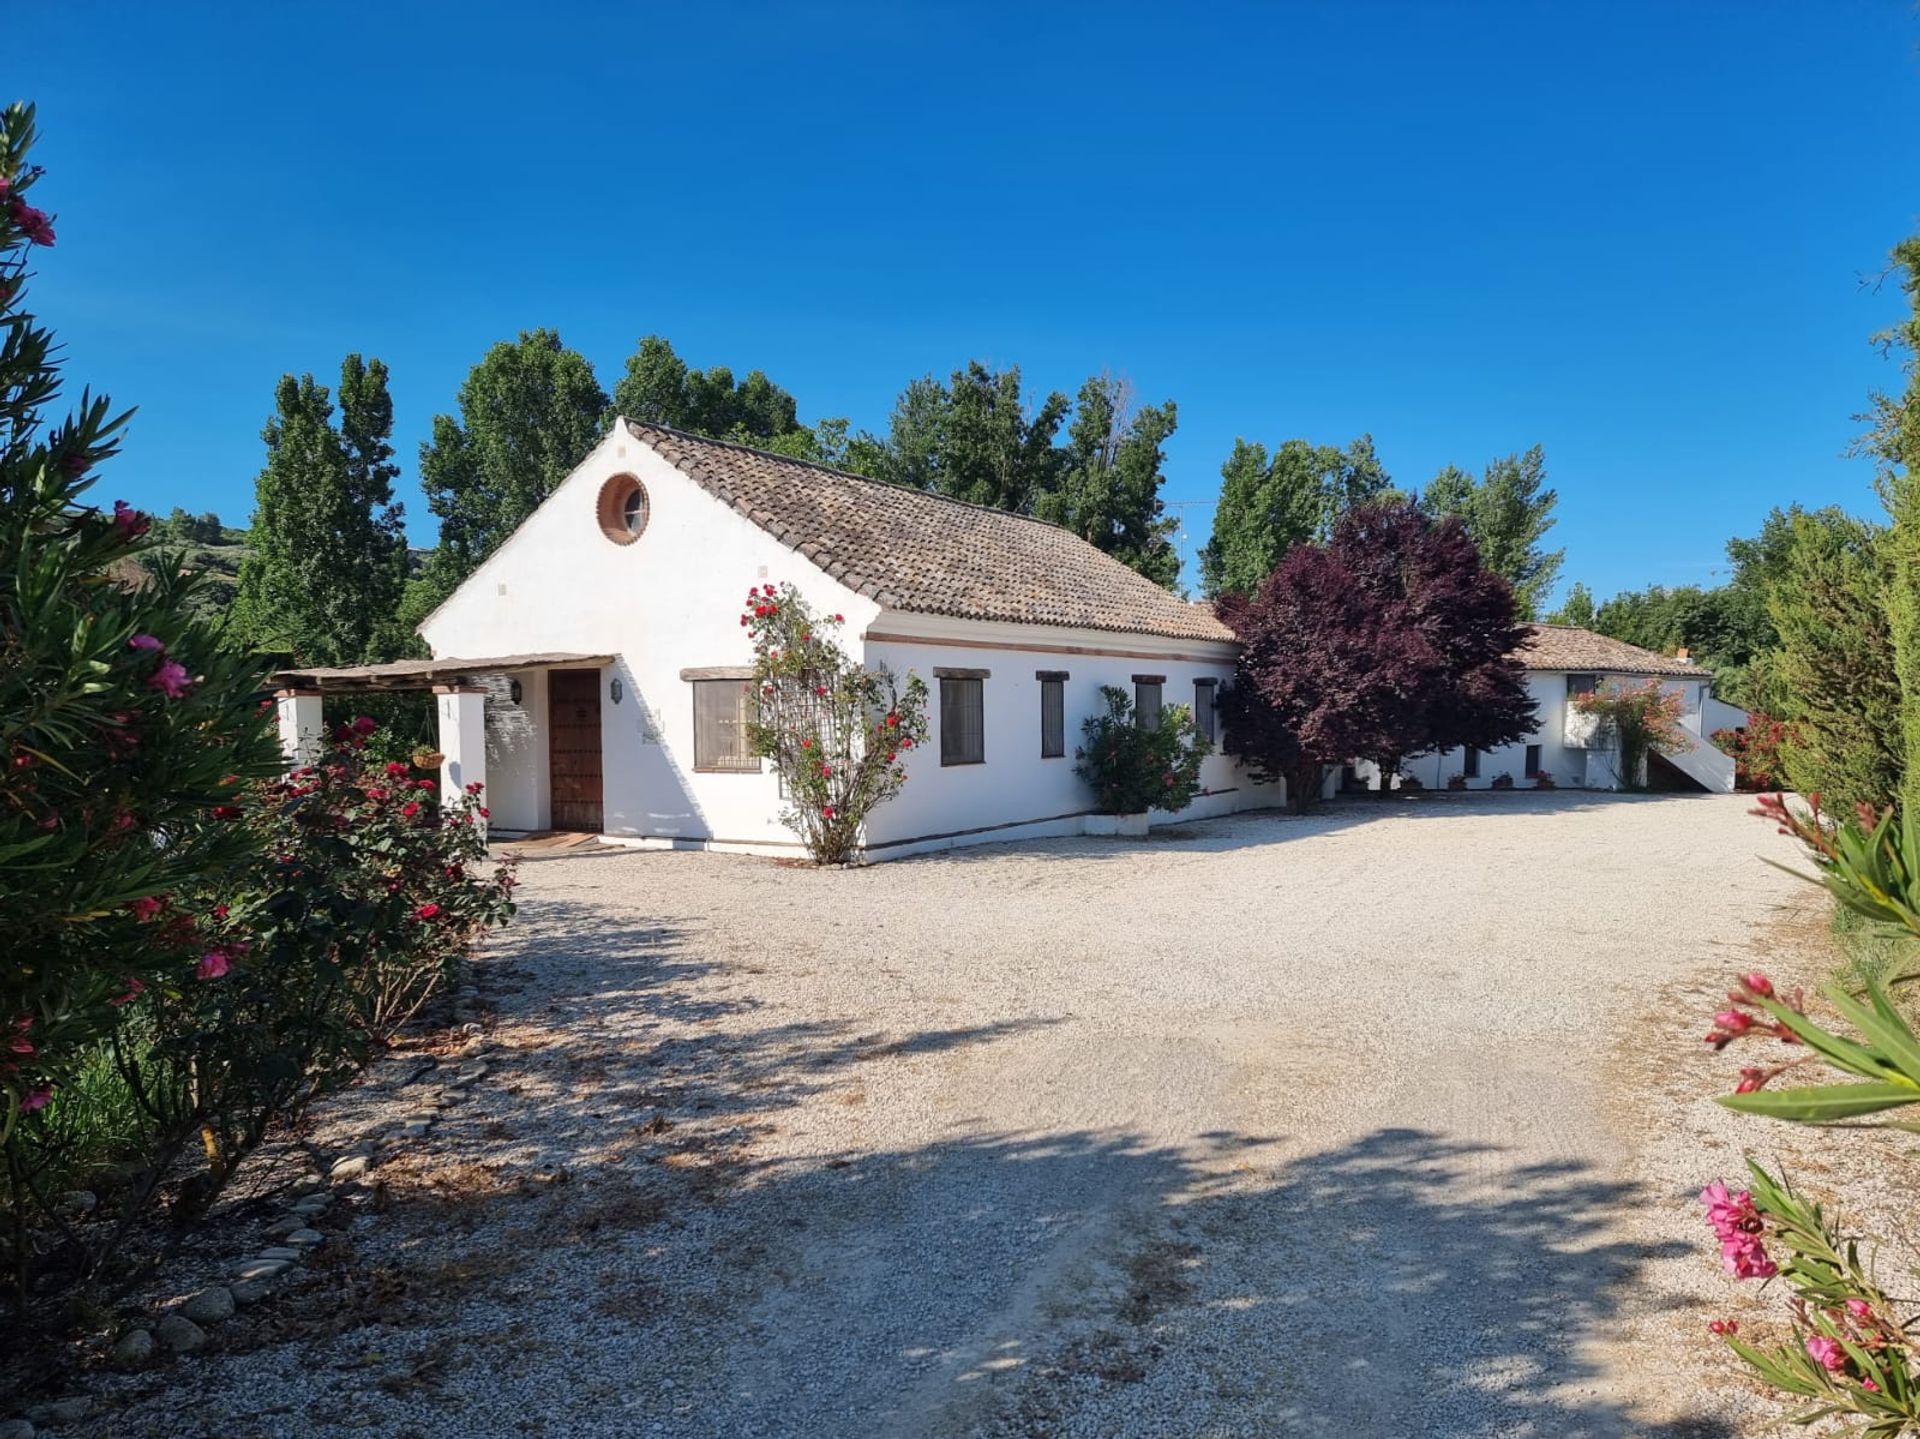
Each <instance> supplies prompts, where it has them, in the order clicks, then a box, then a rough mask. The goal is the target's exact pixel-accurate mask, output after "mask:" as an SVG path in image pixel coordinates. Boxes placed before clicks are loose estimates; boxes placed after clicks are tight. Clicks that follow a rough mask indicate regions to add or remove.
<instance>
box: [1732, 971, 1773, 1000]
mask: <svg viewBox="0 0 1920 1439" xmlns="http://www.w3.org/2000/svg"><path fill="white" fill-rule="evenodd" d="M1740 985H1741V988H1743V989H1745V990H1746V991H1747V993H1749V994H1751V995H1754V996H1755V997H1756V998H1759V999H1772V998H1773V981H1772V980H1770V979H1768V978H1767V977H1766V976H1765V975H1764V974H1762V973H1760V971H1759V970H1757V969H1756V970H1754V971H1753V972H1752V973H1751V974H1743V975H1741V976H1740Z"/></svg>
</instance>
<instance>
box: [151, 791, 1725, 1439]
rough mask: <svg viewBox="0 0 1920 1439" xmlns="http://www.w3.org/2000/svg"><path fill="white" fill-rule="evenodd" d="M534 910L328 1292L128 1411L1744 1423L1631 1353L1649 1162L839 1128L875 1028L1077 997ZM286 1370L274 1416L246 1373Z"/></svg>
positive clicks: (444, 1420)
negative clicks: (862, 992)
mask: <svg viewBox="0 0 1920 1439" xmlns="http://www.w3.org/2000/svg"><path fill="white" fill-rule="evenodd" d="M1609 802H1612V801H1609ZM1243 822H1244V821H1243ZM530 909H531V907H530ZM537 915H538V924H537V926H533V925H530V926H529V927H528V928H527V929H526V930H524V931H522V932H521V937H520V938H518V939H515V940H513V941H511V942H510V943H509V944H505V945H502V946H501V948H500V950H499V951H497V952H496V954H495V955H494V956H492V957H490V958H489V959H488V960H487V961H486V962H485V964H484V965H483V966H482V968H483V971H484V979H483V984H484V987H485V988H486V989H487V990H488V991H489V993H490V995H492V996H493V997H495V998H499V999H504V1000H506V1001H507V1003H506V1004H505V1005H504V1006H503V1007H504V1008H506V1009H507V1010H509V1011H512V1021H513V1023H512V1026H511V1029H512V1033H513V1036H514V1044H515V1046H516V1047H513V1048H504V1049H501V1050H499V1051H496V1052H495V1053H494V1054H493V1055H492V1056H491V1057H490V1060H489V1065H490V1069H491V1071H492V1072H491V1074H490V1075H489V1078H488V1081H487V1083H485V1084H483V1085H477V1086H475V1087H474V1088H473V1089H472V1090H471V1091H470V1093H469V1095H468V1097H467V1098H466V1099H464V1100H463V1101H462V1102H461V1103H460V1104H459V1105H458V1106H457V1107H456V1108H455V1109H453V1110H451V1111H449V1112H448V1113H447V1114H446V1116H445V1117H444V1118H443V1119H442V1121H441V1122H440V1124H439V1125H438V1126H437V1127H436V1132H435V1135H434V1138H433V1140H432V1141H431V1142H430V1143H429V1144H427V1145H425V1146H423V1147H422V1148H421V1149H420V1150H419V1151H418V1152H417V1154H411V1155H410V1154H409V1153H407V1152H405V1151H403V1152H401V1153H400V1154H398V1155H396V1156H395V1157H394V1159H393V1160H391V1161H388V1162H383V1164H382V1165H381V1167H380V1169H379V1170H378V1171H376V1173H377V1175H378V1179H377V1182H376V1185H375V1187H374V1188H373V1189H372V1190H371V1191H370V1192H367V1193H364V1194H362V1195H360V1196H359V1197H358V1198H357V1199H356V1200H355V1201H353V1202H352V1203H349V1204H342V1205H340V1206H336V1211H335V1212H334V1213H333V1214H332V1215H330V1216H329V1220H328V1225H329V1229H328V1232H329V1236H330V1240H329V1243H328V1244H327V1245H326V1246H325V1247H323V1248H322V1250H321V1251H319V1253H318V1254H317V1255H316V1256H315V1260H314V1262H313V1263H312V1264H311V1266H310V1268H309V1270H308V1271H307V1272H306V1274H305V1275H304V1277H303V1278H302V1279H301V1280H300V1281H299V1282H298V1284H297V1285H295V1286H290V1287H292V1288H293V1291H294V1292H292V1293H289V1294H286V1295H283V1296H281V1297H280V1298H279V1299H277V1300H276V1301H275V1302H274V1303H273V1304H270V1305H262V1306H259V1307H258V1308H256V1309H253V1310H250V1311H248V1312H247V1314H246V1316H245V1317H244V1318H243V1319H242V1320H240V1321H237V1322H235V1323H234V1324H232V1325H230V1326H227V1327H225V1328H223V1329H222V1330H221V1331H220V1333H219V1336H218V1338H217V1340H216V1343H215V1348H214V1351H213V1352H212V1353H210V1354H208V1355H207V1356H205V1358H204V1360H203V1361H201V1362H200V1363H199V1366H198V1367H197V1368H196V1370H195V1375H196V1376H197V1377H195V1378H194V1379H193V1380H192V1381H191V1382H188V1383H183V1384H180V1385H177V1386H172V1387H164V1386H157V1387H156V1388H155V1389H153V1390H149V1391H147V1395H146V1397H145V1402H144V1403H142V1402H140V1401H136V1402H135V1403H134V1404H133V1405H132V1406H131V1407H129V1408H127V1409H125V1410H122V1411H120V1412H119V1413H117V1414H116V1422H119V1423H120V1428H119V1429H118V1430H117V1431H116V1432H126V1433H156V1434H160V1433H175V1432H178V1433H190V1432H191V1433H199V1432H234V1433H246V1434H259V1435H276V1436H277V1435H280V1434H286V1435H289V1436H291V1435H296V1434H298V1435H310V1434H311V1435H331V1434H335V1433H340V1434H345V1433H349V1432H351V1433H354V1434H357V1435H362V1436H379V1439H387V1436H390V1439H400V1436H403V1435H410V1436H419V1439H439V1436H447V1439H454V1436H460V1439H468V1436H481V1439H485V1436H492V1435H502V1436H505V1435H520V1434H525V1433H531V1432H546V1433H566V1434H569V1435H576V1436H609V1439H611V1436H622V1439H625V1436H630V1435H649V1434H661V1435H671V1436H675V1439H719V1436H726V1439H735V1436H749V1435H760V1436H775V1435H778V1436H796V1439H868V1436H871V1439H883V1436H884V1439H896V1436H898V1439H954V1436H961V1435H966V1436H974V1439H1109V1436H1114V1435H1121V1434H1124V1435H1127V1436H1129V1439H1241V1436H1267V1435H1273V1436H1296V1435H1298V1436H1314V1439H1321V1436H1324V1439H1352V1436H1366V1435H1376V1434H1377V1435H1422V1436H1436V1439H1493V1436H1507V1435H1535V1436H1554V1439H1561V1436H1565V1439H1626V1436H1629V1435H1632V1436H1662V1439H1733V1436H1734V1435H1735V1433H1736V1431H1735V1430H1733V1429H1732V1428H1730V1427H1728V1426H1726V1425H1725V1424H1723V1423H1721V1422H1720V1421H1718V1420H1716V1419H1713V1418H1711V1417H1706V1416H1701V1417H1695V1418H1682V1419H1679V1420H1676V1421H1672V1422H1665V1421H1663V1420H1660V1419H1656V1418H1653V1417H1649V1416H1648V1415H1647V1414H1645V1413H1643V1412H1642V1411H1640V1410H1638V1409H1636V1408H1634V1407H1632V1406H1631V1404H1630V1403H1629V1402H1628V1401H1627V1400H1626V1399H1625V1398H1622V1397H1619V1395H1618V1391H1617V1390H1616V1389H1614V1388H1613V1387H1612V1386H1613V1385H1614V1384H1615V1383H1616V1381H1618V1380H1619V1379H1620V1378H1621V1376H1620V1375H1619V1374H1617V1373H1607V1372H1603V1371H1602V1370H1601V1368H1600V1367H1599V1360H1598V1359H1597V1357H1596V1356H1597V1355H1598V1354H1599V1353H1600V1352H1601V1351H1602V1348H1603V1346H1604V1345H1605V1341H1607V1340H1609V1339H1611V1338H1612V1337H1613V1335H1614V1332H1615V1330H1616V1328H1617V1327H1618V1326H1620V1325H1622V1324H1623V1323H1624V1322H1625V1310H1626V1308H1627V1304H1628V1300H1629V1298H1630V1296H1632V1295H1633V1293H1634V1292H1635V1289H1636V1286H1637V1285H1639V1284H1640V1283H1641V1282H1642V1276H1643V1272H1644V1267H1645V1265H1646V1264H1647V1262H1648V1261H1650V1260H1652V1259H1654V1258H1658V1257H1662V1256H1663V1255H1666V1254H1668V1253H1671V1252H1677V1251H1678V1250H1679V1249H1680V1248H1681V1246H1678V1245H1669V1246H1651V1247H1650V1246H1645V1245H1638V1244H1633V1243H1628V1242H1625V1241H1623V1240H1621V1239H1620V1238H1618V1236H1617V1232H1616V1221H1618V1220H1619V1218H1620V1217H1621V1216H1622V1215H1623V1214H1625V1213H1626V1212H1627V1211H1629V1210H1630V1209H1631V1208H1632V1207H1634V1206H1635V1205H1638V1204H1641V1203H1643V1202H1645V1196H1644V1195H1642V1194H1641V1193H1640V1192H1639V1191H1638V1190H1636V1189H1635V1188H1634V1187H1633V1186H1631V1185H1628V1184H1625V1183H1621V1182H1618V1181H1615V1180H1611V1179H1608V1178H1606V1177H1604V1176H1603V1175H1600V1174H1598V1173H1596V1172H1594V1171H1592V1170H1590V1169H1588V1168H1586V1167H1584V1166H1581V1165H1579V1164H1575V1163H1556V1164H1536V1165H1522V1164H1517V1163H1515V1162H1514V1161H1513V1160H1512V1159H1511V1158H1510V1157H1509V1156H1507V1155H1505V1154H1503V1152H1502V1151H1500V1150H1498V1149H1497V1148H1494V1147H1490V1146H1487V1145H1484V1144H1476V1143H1467V1142H1462V1141H1459V1140H1456V1139H1452V1138H1449V1137H1448V1136H1445V1135H1438V1134H1433V1133H1427V1132H1422V1131H1416V1130H1409V1129H1383V1130H1379V1131H1377V1132H1375V1133H1372V1134H1370V1135H1367V1136H1366V1137H1364V1138H1362V1139H1360V1140H1358V1141H1356V1142H1354V1143H1351V1144H1347V1145H1342V1146H1339V1147H1335V1148H1331V1149H1327V1150H1324V1151H1322V1152H1319V1153H1313V1154H1307V1155H1305V1156H1302V1157H1299V1158H1295V1159H1293V1160H1290V1161H1283V1160H1281V1159H1280V1158H1279V1156H1278V1154H1277V1153H1276V1152H1275V1149H1276V1146H1277V1145H1278V1144H1279V1142H1280V1141H1278V1140H1277V1139H1273V1138H1265V1137H1260V1136H1255V1135H1248V1134H1245V1133H1241V1132H1238V1131H1233V1130H1216V1131H1212V1132H1209V1133H1206V1134H1199V1135H1193V1136H1190V1137H1186V1138H1185V1139H1184V1140H1183V1142H1180V1143H1178V1144H1172V1143H1163V1142H1156V1141H1154V1140H1151V1139H1149V1138H1147V1137H1145V1136H1142V1135H1140V1134H1138V1133H1135V1132H1132V1131H1131V1130H1128V1129H1126V1128H1116V1129H1091V1128H1080V1127H1072V1128H1069V1127H1065V1126H1063V1127H1062V1128H1061V1129H1059V1130H1058V1131H1053V1130H1044V1131H1034V1130H1029V1131H1026V1132H1021V1133H992V1132H982V1131H983V1130H986V1129H987V1128H988V1126H990V1125H991V1123H992V1119H991V1116H988V1117H984V1118H981V1119H978V1120H971V1121H967V1122H966V1124H965V1127H964V1129H963V1130H962V1132H952V1131H948V1132H946V1133H939V1132H936V1131H932V1130H928V1129H925V1128H923V1129H922V1130H921V1131H919V1132H921V1133H923V1134H925V1136H926V1138H925V1140H924V1142H920V1143H916V1144H914V1145H912V1146H911V1147H904V1148H887V1147H883V1146H881V1145H880V1144H877V1143H876V1144H865V1145H862V1144H859V1143H857V1142H855V1140H854V1139H850V1138H849V1137H848V1136H850V1135H851V1136H855V1137H857V1136H858V1135H859V1134H860V1132H861V1131H860V1129H859V1127H858V1126H857V1125H856V1126H851V1127H846V1128H836V1129H834V1130H833V1131H832V1132H833V1133H834V1134H835V1135H836V1139H835V1145H827V1144H823V1143H819V1142H818V1141H817V1139H815V1138H814V1136H817V1135H819V1134H820V1133H821V1132H822V1130H821V1128H820V1124H821V1120H820V1116H821V1115H822V1113H823V1111H824V1108H825V1106H830V1105H845V1106H847V1107H848V1110H849V1111H850V1112H857V1111H858V1109H859V1106H862V1105H864V1104H866V1103H867V1102H868V1099H867V1097H866V1089H865V1082H864V1078H863V1074H864V1072H865V1071H866V1067H867V1066H868V1065H869V1064H870V1063H871V1062H873V1061H877V1060H882V1059H890V1058H894V1057H897V1056H901V1055H908V1056H924V1055H933V1054H943V1053H951V1052H955V1051H959V1050H963V1049H967V1048H977V1049H980V1050H983V1051H985V1052H986V1054H988V1055H989V1056H990V1055H991V1054H992V1051H993V1047H994V1046H995V1045H998V1044H1002V1043H1006V1042H1010V1041H1014V1040H1017V1039H1018V1037H1019V1036H1020V1035H1022V1034H1023V1033H1025V1032H1026V1031H1029V1030H1034V1029H1037V1028H1041V1027H1044V1026H1047V1025H1050V1024H1055V1023H1059V1022H1060V1021H1059V1020H1058V1019H1057V1018H1029V1019H1022V1020H1017V1021H1010V1022H1005V1023H997V1024H984V1025H978V1026H968V1027H960V1028H946V1029H927V1030H920V1031H916V1032H912V1033H905V1034H902V1033H889V1032H877V1031H873V1032H870V1031H868V1030H867V1029H865V1028H864V1027H862V1026H860V1025H858V1024H855V1023H851V1022H846V1021H835V1020H826V1019H823V1020H818V1021H810V1022H788V1021H782V1022H778V1023H763V1024H760V1025H758V1026H757V1027H756V1026H755V1024H754V1017H755V1016H756V1015H757V1014H758V1013H759V1012H760V1010H761V1009H762V1007H763V1006H761V1005H760V1004H759V1003H758V1002H757V1001H755V1000H754V999H753V998H752V988H751V986H750V985H749V984H747V983H744V982H742V983H738V984H737V986H736V984H735V976H737V975H738V976H744V975H748V974H751V972H752V967H751V966H749V965H740V964H729V963H726V962H720V961H715V960H711V959H706V958H702V957H701V955H700V954H699V953H698V952H696V950H695V948H694V946H695V945H696V944H697V943H698V941H697V940H696V939H694V938H691V937H690V936H689V935H688V934H687V933H686V932H683V931H682V930H680V929H677V928H675V927H673V926H670V925H658V926H634V925H609V924H607V923H606V922H605V916H604V914H603V913H602V912H601V911H600V910H598V909H597V908H596V907H595V906H592V905H574V904H570V903H567V902H561V901H555V900H544V901H542V902H541V903H540V905H539V908H538V911H537ZM510 933H511V932H510ZM536 970H537V971H538V974H537V975H536V973H535V971H536ZM536 984H537V986H538V988H537V989H535V987H534V986H535V985H536ZM518 985H525V986H526V992H527V994H528V996H529V997H527V998H523V999H521V1000H519V1001H517V1002H516V1001H514V1000H513V997H512V996H513V991H514V988H515V986H518ZM535 994H537V995H538V996H539V998H538V1000H537V1001H536V1000H534V999H533V998H532V997H531V996H532V995H535ZM722 1019H726V1020H728V1021H730V1023H729V1026H728V1027H727V1028H726V1029H721V1028H719V1027H718V1021H720V1020H722ZM1114 1052H1115V1054H1116V1056H1118V1055H1122V1054H1124V1040H1116V1049H1115V1051H1114ZM1078 1084H1079V1086H1080V1087H1082V1088H1084V1089H1085V1090H1089V1091H1092V1090H1097V1089H1098V1087H1099V1086H1100V1084H1101V1075H1100V1074H1099V1073H1090V1074H1087V1075H1085V1076H1084V1078H1082V1079H1080V1080H1079V1081H1078ZM1074 1088H1075V1085H1074V1084H1072V1083H1066V1084H1064V1085H1063V1093H1062V1105H1063V1110H1062V1112H1067V1109H1068V1106H1069V1105H1070V1103H1071V1102H1075V1101H1078V1102H1080V1103H1082V1104H1085V1103H1086V1095H1085V1094H1076V1093H1071V1092H1068V1091H1072V1090H1074ZM888 1119H889V1120H890V1128H889V1132H894V1133H899V1132H903V1131H904V1130H905V1128H906V1126H903V1125H902V1123H901V1119H900V1116H898V1115H891V1116H888ZM790 1126H791V1128H789V1127H790ZM954 1128H955V1129H956V1130H960V1129H961V1126H960V1125H959V1124H956V1125H955V1126H954ZM776 1135H777V1136H779V1139H780V1142H779V1143H777V1144H775V1143H771V1142H768V1141H770V1140H771V1139H772V1138H773V1137H774V1136H776ZM835 1146H838V1147H835ZM362 1219H364V1220H365V1222H364V1223H363V1222H362ZM292 1346H304V1347H303V1348H302V1352H301V1353H300V1354H299V1355H298V1356H297V1358H295V1359H294V1360H293V1362H289V1358H290V1356H288V1355H287V1354H285V1353H284V1352H282V1351H284V1350H285V1349H287V1348H289V1347H292ZM1615 1352H1617V1351H1615ZM1680 1367H1681V1366H1679V1365H1671V1366H1667V1367H1666V1368H1664V1369H1663V1370H1662V1371H1661V1372H1663V1373H1673V1372H1677V1371H1678V1369H1679V1368H1680ZM263 1381H270V1383H271V1385H272V1387H273V1392H274V1394H275V1396H276V1399H277V1400H278V1401H280V1404H281V1406H282V1407H280V1408H277V1409H276V1410H274V1411H271V1415H270V1416H269V1415H263V1414H262V1413H261V1412H260V1410H259V1409H258V1408H257V1407H253V1408H249V1405H257V1399H256V1397H255V1392H254V1390H253V1389H250V1387H249V1386H250V1385H253V1386H257V1385H258V1384H259V1383H261V1382H263ZM145 1382H146V1381H144V1380H140V1381H129V1383H130V1385H131V1384H135V1383H145ZM1642 1382H1643V1385H1650V1384H1651V1383H1652V1381H1651V1380H1646V1381H1642ZM1663 1397H1664V1398H1665V1399H1666V1400H1667V1401H1668V1402H1667V1405H1666V1411H1665V1412H1668V1413H1672V1414H1682V1415H1684V1414H1687V1413H1688V1412H1689V1401H1690V1396H1689V1395H1686V1394H1671V1395H1666V1396H1663ZM241 1418H247V1420H248V1423H247V1425H239V1423H238V1421H239V1420H240V1419H241ZM175 1421H177V1422H175ZM201 1423H204V1424H205V1425H207V1426H210V1427H208V1428H206V1429H204V1430H203V1429H201V1428H196V1427H192V1426H193V1425H198V1424H201ZM182 1425H186V1426H188V1427H181V1426H182ZM236 1426H238V1427H236Z"/></svg>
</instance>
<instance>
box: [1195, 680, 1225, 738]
mask: <svg viewBox="0 0 1920 1439" xmlns="http://www.w3.org/2000/svg"><path fill="white" fill-rule="evenodd" d="M1218 684H1219V681H1218V680H1195V681H1194V682H1193V727H1194V728H1195V729H1196V730H1198V731H1199V732H1200V733H1201V734H1203V735H1205V736H1206V737H1207V738H1208V739H1209V740H1218V739H1219V738H1220V734H1219V726H1218V724H1217V722H1216V721H1215V719H1214V717H1213V695H1214V690H1215V688H1216V687H1217V686H1218Z"/></svg>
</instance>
